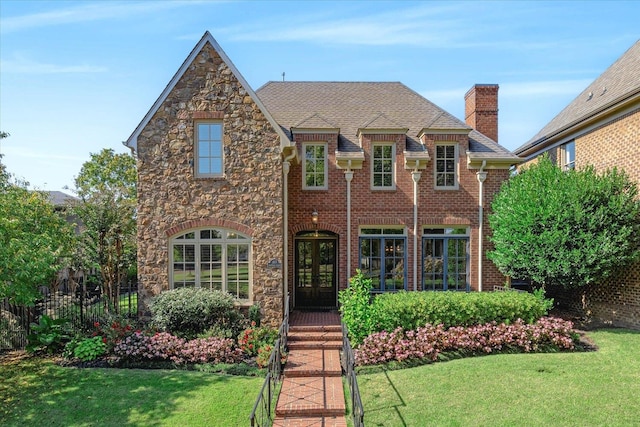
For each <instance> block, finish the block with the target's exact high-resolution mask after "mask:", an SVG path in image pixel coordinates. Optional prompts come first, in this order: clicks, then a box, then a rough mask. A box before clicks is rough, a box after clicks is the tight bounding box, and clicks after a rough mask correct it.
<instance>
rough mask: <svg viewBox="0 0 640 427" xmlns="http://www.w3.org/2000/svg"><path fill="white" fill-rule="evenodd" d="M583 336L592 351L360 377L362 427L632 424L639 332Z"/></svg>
mask: <svg viewBox="0 0 640 427" xmlns="http://www.w3.org/2000/svg"><path fill="white" fill-rule="evenodd" d="M588 336H589V337H590V338H592V339H593V341H594V342H595V344H596V345H597V346H598V347H599V350H598V351H596V352H578V353H551V354H550V353H535V354H503V355H491V356H486V357H473V358H466V359H458V360H452V361H449V362H444V363H434V364H430V365H425V366H420V367H416V368H410V369H403V370H396V371H383V372H377V373H361V374H359V375H358V383H359V386H360V392H361V393H362V400H363V402H364V407H365V424H366V425H367V426H368V427H369V426H371V427H373V426H385V427H394V426H427V425H428V426H549V425H553V426H605V425H607V426H631V425H638V420H640V399H639V398H638V396H640V357H639V355H640V333H638V332H633V331H627V330H603V331H596V332H590V333H589V335H588Z"/></svg>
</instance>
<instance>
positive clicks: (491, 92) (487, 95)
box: [464, 84, 498, 142]
mask: <svg viewBox="0 0 640 427" xmlns="http://www.w3.org/2000/svg"><path fill="white" fill-rule="evenodd" d="M464 107H465V108H464V110H465V122H466V123H467V125H469V126H471V127H472V128H474V129H476V130H478V131H479V132H480V133H483V134H484V135H486V136H488V137H489V138H491V139H493V140H494V141H496V142H497V141H498V85H496V84H490V85H479V84H478V85H474V86H473V87H472V88H471V89H470V90H469V91H468V92H467V93H466V94H465V96H464Z"/></svg>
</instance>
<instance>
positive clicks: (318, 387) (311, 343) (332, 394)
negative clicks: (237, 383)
mask: <svg viewBox="0 0 640 427" xmlns="http://www.w3.org/2000/svg"><path fill="white" fill-rule="evenodd" d="M288 346H289V356H288V357H287V363H286V365H285V367H284V380H283V381H282V389H281V390H280V396H279V397H278V403H277V405H276V418H275V420H274V423H273V425H274V427H310V426H313V427H316V426H317V427H346V425H347V422H346V419H345V417H344V414H345V403H344V391H343V388H342V377H341V375H342V370H341V368H340V349H341V348H342V330H341V328H340V315H339V314H338V313H337V312H328V313H312V312H292V313H291V315H290V317H289V335H288Z"/></svg>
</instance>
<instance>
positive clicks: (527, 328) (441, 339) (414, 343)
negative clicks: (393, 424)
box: [354, 317, 574, 365]
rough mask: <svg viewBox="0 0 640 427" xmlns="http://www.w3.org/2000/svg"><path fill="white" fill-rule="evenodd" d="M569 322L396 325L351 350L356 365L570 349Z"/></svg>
mask: <svg viewBox="0 0 640 427" xmlns="http://www.w3.org/2000/svg"><path fill="white" fill-rule="evenodd" d="M572 328H573V324H572V323H571V322H569V321H565V320H562V319H556V318H547V317H544V318H541V319H540V320H538V321H537V322H536V323H534V324H526V323H525V322H523V321H522V320H520V319H518V320H516V321H515V322H514V323H513V324H511V325H507V324H504V323H501V324H498V323H496V322H491V323H487V324H484V325H476V326H471V327H461V326H458V327H453V328H449V329H445V328H444V327H443V326H442V325H437V326H433V325H431V324H427V325H426V326H424V327H421V328H418V329H416V330H410V331H406V332H405V331H404V330H403V329H402V328H396V329H395V330H393V331H391V332H387V331H382V332H378V333H375V334H373V335H370V336H368V337H367V338H366V339H365V340H364V342H363V343H362V345H361V346H360V347H358V348H357V349H356V350H355V353H354V356H355V359H356V363H357V364H358V365H376V364H381V363H387V362H390V361H398V362H403V361H405V360H414V359H422V360H427V361H435V360H437V358H438V355H439V354H440V353H442V352H449V351H457V352H462V353H466V354H487V353H492V352H500V351H520V352H535V351H545V350H558V349H559V350H573V349H574V342H573V331H572Z"/></svg>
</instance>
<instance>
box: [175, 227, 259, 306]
mask: <svg viewBox="0 0 640 427" xmlns="http://www.w3.org/2000/svg"><path fill="white" fill-rule="evenodd" d="M169 245H170V246H169V247H170V251H169V254H170V260H169V262H170V266H171V271H170V277H169V280H170V286H171V289H177V288H185V287H190V288H194V287H195V288H206V289H212V290H216V289H217V290H220V291H224V292H229V293H230V294H231V295H233V296H234V297H236V298H237V299H239V300H249V291H250V289H249V287H250V283H251V267H252V265H251V238H249V237H247V236H244V235H242V234H240V233H237V232H235V231H233V230H227V229H223V228H203V229H198V230H191V231H187V232H185V233H182V234H179V235H176V236H174V237H172V238H171V240H170V243H169Z"/></svg>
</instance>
